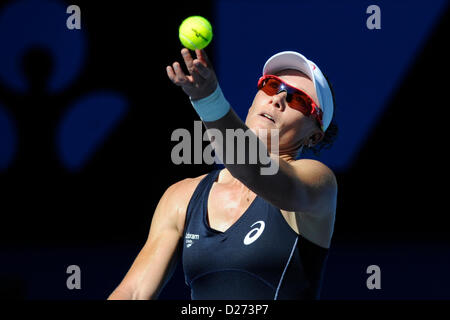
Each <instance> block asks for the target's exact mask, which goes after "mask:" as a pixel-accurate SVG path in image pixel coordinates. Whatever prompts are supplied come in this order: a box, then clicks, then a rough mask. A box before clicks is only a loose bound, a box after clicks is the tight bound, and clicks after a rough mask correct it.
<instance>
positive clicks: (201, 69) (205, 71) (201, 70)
mask: <svg viewBox="0 0 450 320" xmlns="http://www.w3.org/2000/svg"><path fill="white" fill-rule="evenodd" d="M194 65H195V68H196V69H197V72H198V74H199V75H200V76H201V77H202V78H205V79H208V78H209V77H210V76H211V74H212V72H211V70H210V69H209V68H208V67H206V66H205V65H204V64H203V63H202V62H201V61H200V60H199V59H195V60H194Z"/></svg>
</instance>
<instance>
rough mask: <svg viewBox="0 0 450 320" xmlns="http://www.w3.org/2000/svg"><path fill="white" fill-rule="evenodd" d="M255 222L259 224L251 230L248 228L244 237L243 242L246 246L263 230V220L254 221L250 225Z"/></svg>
mask: <svg viewBox="0 0 450 320" xmlns="http://www.w3.org/2000/svg"><path fill="white" fill-rule="evenodd" d="M255 224H259V227H256V228H253V229H252V230H250V231H249V232H248V233H247V235H246V236H245V238H244V244H245V245H246V246H248V245H249V244H252V243H253V242H255V241H256V240H257V239H258V238H259V237H260V236H261V234H262V233H263V231H264V227H265V223H264V221H256V222H255V223H254V224H252V225H251V227H253V226H254V225H255ZM255 231H256V232H255Z"/></svg>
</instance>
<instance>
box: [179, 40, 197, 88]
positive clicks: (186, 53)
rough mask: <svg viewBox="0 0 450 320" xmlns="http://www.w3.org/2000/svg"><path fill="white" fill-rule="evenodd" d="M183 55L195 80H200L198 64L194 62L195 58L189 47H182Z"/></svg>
mask: <svg viewBox="0 0 450 320" xmlns="http://www.w3.org/2000/svg"><path fill="white" fill-rule="evenodd" d="M181 55H182V56H183V60H184V63H185V64H186V67H187V69H188V71H189V73H190V74H191V76H192V78H193V79H194V82H199V80H200V79H199V75H198V73H197V70H196V66H195V64H194V59H192V56H191V53H190V52H189V50H188V49H186V48H183V49H181Z"/></svg>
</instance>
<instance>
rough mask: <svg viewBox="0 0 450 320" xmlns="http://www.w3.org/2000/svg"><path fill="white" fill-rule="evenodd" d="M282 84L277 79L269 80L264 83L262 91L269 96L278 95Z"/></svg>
mask: <svg viewBox="0 0 450 320" xmlns="http://www.w3.org/2000/svg"><path fill="white" fill-rule="evenodd" d="M280 85H281V82H280V81H278V80H276V79H267V80H264V82H263V87H262V90H263V91H264V92H265V93H266V94H268V95H269V96H273V95H275V94H277V92H278V89H279V88H280Z"/></svg>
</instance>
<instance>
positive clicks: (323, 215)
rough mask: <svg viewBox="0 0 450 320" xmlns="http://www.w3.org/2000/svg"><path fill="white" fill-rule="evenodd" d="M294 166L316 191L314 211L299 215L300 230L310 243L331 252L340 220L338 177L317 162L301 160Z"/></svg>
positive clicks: (313, 204) (311, 208) (314, 193)
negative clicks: (337, 217) (336, 221)
mask: <svg viewBox="0 0 450 320" xmlns="http://www.w3.org/2000/svg"><path fill="white" fill-rule="evenodd" d="M292 165H293V166H294V167H295V170H296V172H297V173H298V174H299V175H301V177H302V180H304V181H306V183H308V184H309V185H310V187H311V188H310V189H311V190H314V191H313V192H312V193H313V195H311V197H312V199H313V201H312V205H311V207H310V210H307V211H299V212H295V220H296V225H297V230H298V232H299V233H300V234H301V235H302V236H304V237H305V238H306V239H308V240H309V241H311V242H313V243H315V244H317V245H319V246H321V247H323V248H329V247H330V243H331V238H332V235H333V230H334V221H335V216H336V202H337V180H336V176H335V174H334V173H333V171H332V170H331V169H330V168H329V167H328V166H326V165H325V164H323V163H322V162H320V161H317V160H312V159H301V160H297V161H295V163H292Z"/></svg>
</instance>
